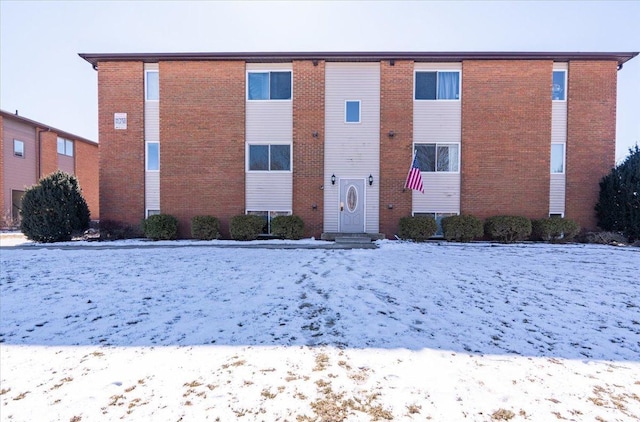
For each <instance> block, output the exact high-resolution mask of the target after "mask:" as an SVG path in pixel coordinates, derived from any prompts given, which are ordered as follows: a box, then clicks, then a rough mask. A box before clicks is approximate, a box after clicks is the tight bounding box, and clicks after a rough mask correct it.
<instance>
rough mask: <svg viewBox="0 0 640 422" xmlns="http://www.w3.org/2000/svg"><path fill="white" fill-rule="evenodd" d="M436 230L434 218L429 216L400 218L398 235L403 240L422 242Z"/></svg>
mask: <svg viewBox="0 0 640 422" xmlns="http://www.w3.org/2000/svg"><path fill="white" fill-rule="evenodd" d="M436 231H438V225H437V224H436V220H435V219H434V218H431V217H424V216H416V217H403V218H401V219H400V230H399V233H398V237H400V239H403V240H413V241H416V242H423V241H425V240H428V239H429V238H430V237H432V236H433V235H434V234H436Z"/></svg>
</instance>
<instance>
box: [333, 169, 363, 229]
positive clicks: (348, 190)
mask: <svg viewBox="0 0 640 422" xmlns="http://www.w3.org/2000/svg"><path fill="white" fill-rule="evenodd" d="M339 207H340V208H339V211H340V228H339V231H340V232H341V233H364V179H340V204H339Z"/></svg>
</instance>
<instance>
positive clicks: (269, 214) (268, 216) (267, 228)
mask: <svg viewBox="0 0 640 422" xmlns="http://www.w3.org/2000/svg"><path fill="white" fill-rule="evenodd" d="M247 214H248V215H257V216H260V217H262V218H264V227H263V228H262V234H271V220H273V219H274V218H275V217H278V216H281V215H291V211H255V210H252V211H247Z"/></svg>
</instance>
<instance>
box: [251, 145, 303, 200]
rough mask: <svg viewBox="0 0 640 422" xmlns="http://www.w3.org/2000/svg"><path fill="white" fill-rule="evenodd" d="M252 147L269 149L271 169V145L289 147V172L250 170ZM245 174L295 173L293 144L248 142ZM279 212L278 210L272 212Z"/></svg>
mask: <svg viewBox="0 0 640 422" xmlns="http://www.w3.org/2000/svg"><path fill="white" fill-rule="evenodd" d="M252 145H258V146H260V145H262V146H268V147H269V155H268V158H269V168H271V145H287V146H288V147H289V170H249V164H250V162H251V157H250V156H249V150H250V147H251V146H252ZM245 157H246V162H245V172H247V173H262V174H265V173H292V172H293V144H291V143H289V142H247V144H246V146H245ZM251 211H264V210H251ZM271 211H277V210H271Z"/></svg>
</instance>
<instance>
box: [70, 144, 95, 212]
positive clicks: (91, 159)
mask: <svg viewBox="0 0 640 422" xmlns="http://www.w3.org/2000/svg"><path fill="white" fill-rule="evenodd" d="M74 146H75V165H76V166H75V174H76V177H77V178H78V182H80V188H81V189H82V196H83V197H84V199H85V200H86V201H87V205H88V206H89V211H91V219H92V220H99V219H100V198H99V196H98V192H99V189H98V182H99V177H98V165H99V158H100V157H99V154H98V145H92V144H88V143H86V142H80V141H75V142H74Z"/></svg>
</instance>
